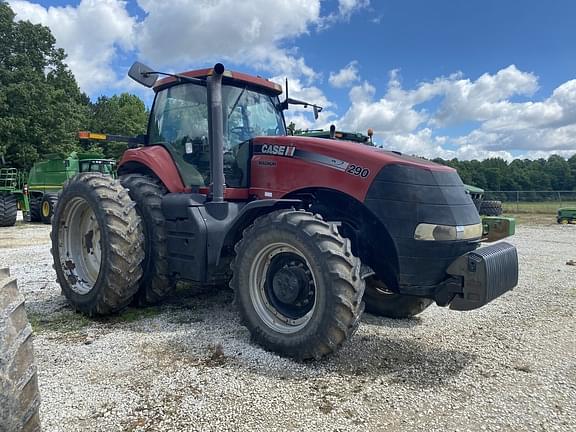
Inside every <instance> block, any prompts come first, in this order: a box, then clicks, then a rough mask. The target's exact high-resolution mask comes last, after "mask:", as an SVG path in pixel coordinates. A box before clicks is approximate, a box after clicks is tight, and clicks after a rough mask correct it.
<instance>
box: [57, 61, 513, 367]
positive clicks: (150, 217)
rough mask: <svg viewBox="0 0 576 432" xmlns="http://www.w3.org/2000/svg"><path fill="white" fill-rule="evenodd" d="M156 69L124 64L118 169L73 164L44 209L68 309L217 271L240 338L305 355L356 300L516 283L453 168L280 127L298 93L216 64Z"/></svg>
mask: <svg viewBox="0 0 576 432" xmlns="http://www.w3.org/2000/svg"><path fill="white" fill-rule="evenodd" d="M158 74H160V72H153V71H152V70H151V69H149V68H147V67H146V66H144V65H142V64H140V63H136V64H134V66H133V67H132V68H131V70H130V72H129V75H130V76H131V77H132V78H134V79H135V80H136V81H138V82H140V83H141V84H144V85H146V86H148V87H153V88H154V91H155V93H156V98H155V100H154V104H153V107H152V111H151V115H150V121H149V125H148V133H147V135H146V136H144V137H142V138H141V139H140V143H141V145H140V146H139V147H138V148H132V149H129V150H127V151H126V152H125V154H124V156H123V158H122V160H121V161H120V163H119V169H118V174H119V176H120V177H119V180H114V179H112V178H111V177H106V176H104V175H101V174H99V173H85V174H79V175H77V176H76V177H74V178H72V179H70V180H69V181H68V182H67V184H66V185H65V187H64V189H63V191H62V194H61V197H60V201H59V204H58V206H57V208H56V212H55V215H54V219H53V225H52V242H53V247H52V253H53V256H54V263H55V269H56V272H57V275H58V280H59V282H60V285H61V286H62V289H63V292H64V294H65V295H66V296H67V298H68V299H69V301H70V303H71V304H72V305H73V306H74V307H75V308H76V309H77V310H79V311H81V312H83V313H86V314H88V315H100V314H109V313H112V312H115V311H119V310H121V309H122V308H124V307H125V306H126V305H128V304H129V303H131V302H132V301H134V300H137V301H139V302H148V303H153V302H157V301H159V300H161V299H162V298H163V297H165V296H166V295H168V294H169V293H170V291H171V289H172V287H173V286H174V284H175V282H176V281H177V280H178V279H184V280H188V281H194V282H197V283H204V284H214V285H216V284H218V283H224V282H227V281H230V286H231V287H232V289H233V290H234V292H235V298H236V303H237V305H238V308H239V311H240V314H241V318H242V322H243V323H244V324H245V325H246V326H247V327H248V329H249V330H250V332H251V334H252V336H253V339H254V340H255V341H256V342H258V343H259V344H261V345H262V346H264V347H265V348H267V349H269V350H272V351H275V352H278V353H280V354H282V355H286V356H290V357H294V358H298V359H306V358H320V357H322V356H324V355H326V354H329V353H331V352H333V351H335V350H337V349H338V348H339V347H340V346H341V345H342V343H344V342H345V341H346V340H347V339H349V338H350V337H351V336H352V334H353V333H354V332H355V330H356V328H357V327H358V323H359V321H360V317H361V315H362V312H363V310H364V303H366V305H367V308H368V309H369V310H370V311H371V312H372V313H374V314H377V315H383V316H391V317H408V316H412V315H416V314H418V313H419V312H422V311H423V310H424V309H425V308H426V307H427V306H429V305H430V304H431V303H432V302H436V303H437V304H438V305H441V306H450V308H452V309H456V310H470V309H475V308H478V307H480V306H482V305H485V304H486V303H488V302H490V301H491V300H493V299H495V298H496V297H498V296H500V295H501V294H503V293H504V292H506V291H508V290H510V289H512V288H513V287H514V286H515V285H516V283H517V279H518V261H517V254H516V250H515V248H514V247H513V246H511V245H510V244H507V243H504V242H499V243H495V244H494V245H491V246H487V247H483V248H479V244H480V240H481V239H482V238H483V234H484V233H483V227H482V224H481V223H480V218H479V216H478V212H477V210H476V207H475V206H474V203H473V202H472V200H471V199H470V197H469V195H467V194H466V192H465V189H464V186H463V184H462V181H461V180H460V178H459V177H458V174H457V173H456V171H455V170H453V169H451V168H448V167H444V166H440V165H436V164H434V163H430V162H426V161H424V160H421V159H417V158H413V157H406V156H402V155H400V154H398V153H394V152H389V151H383V150H380V149H377V148H374V147H369V146H360V145H358V144H355V143H348V142H345V141H328V140H325V139H316V138H308V137H294V136H287V135H286V127H285V121H284V117H283V110H284V109H286V108H287V107H288V105H289V104H294V103H300V104H305V103H304V102H301V101H296V100H293V99H289V98H286V100H285V101H283V102H281V101H280V100H279V95H280V94H281V93H282V89H281V87H280V86H278V85H277V84H274V83H272V82H269V81H267V80H264V79H262V78H259V77H252V76H248V75H245V74H242V73H236V72H229V71H225V70H224V67H223V66H222V65H221V64H217V65H215V66H214V68H212V69H204V70H197V71H192V72H187V73H184V74H181V75H169V74H164V75H169V76H168V77H167V78H164V79H162V80H159V81H157V75H158ZM305 105H311V104H305ZM311 106H313V105H311ZM313 107H314V110H315V112H316V111H317V110H318V109H319V107H316V106H313Z"/></svg>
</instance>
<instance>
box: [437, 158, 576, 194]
mask: <svg viewBox="0 0 576 432" xmlns="http://www.w3.org/2000/svg"><path fill="white" fill-rule="evenodd" d="M434 162H438V163H441V164H443V165H448V166H451V167H452V168H455V169H456V170H458V174H460V177H461V178H462V181H463V182H464V183H466V184H470V185H474V186H477V187H480V188H482V189H485V190H491V191H516V190H518V191H535V190H540V191H541V190H555V191H560V190H563V191H576V155H574V156H572V157H571V158H570V159H568V160H566V159H565V158H563V157H562V156H558V155H552V156H550V157H549V158H548V159H536V160H530V159H514V160H513V161H512V162H507V161H505V160H504V159H500V158H492V159H485V160H483V161H477V160H471V161H461V160H458V159H452V160H444V159H440V158H437V159H434Z"/></svg>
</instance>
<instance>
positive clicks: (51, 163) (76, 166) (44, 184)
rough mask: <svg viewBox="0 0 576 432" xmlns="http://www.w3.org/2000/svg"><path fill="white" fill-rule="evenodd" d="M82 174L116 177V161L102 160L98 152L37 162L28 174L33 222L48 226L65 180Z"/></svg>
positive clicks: (50, 156)
mask: <svg viewBox="0 0 576 432" xmlns="http://www.w3.org/2000/svg"><path fill="white" fill-rule="evenodd" d="M81 172H100V173H102V174H107V175H111V176H113V177H115V176H116V162H115V161H114V160H111V159H102V158H101V157H100V155H99V154H97V153H76V152H73V153H71V154H70V156H68V157H65V156H64V155H62V154H49V155H47V158H46V160H43V161H40V162H36V163H35V164H34V166H33V167H32V169H30V174H29V175H28V194H29V196H30V221H31V222H44V223H46V224H49V223H50V221H51V220H52V215H53V214H54V208H55V207H56V203H57V202H58V194H59V192H60V190H61V189H62V185H63V184H64V182H65V181H66V180H68V179H69V178H71V177H74V176H75V175H76V174H78V173H81Z"/></svg>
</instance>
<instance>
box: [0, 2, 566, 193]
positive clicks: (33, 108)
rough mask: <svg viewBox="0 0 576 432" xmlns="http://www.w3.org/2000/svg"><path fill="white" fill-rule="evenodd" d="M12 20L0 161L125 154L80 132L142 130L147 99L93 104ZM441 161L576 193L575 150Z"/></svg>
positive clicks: (490, 184)
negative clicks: (85, 153) (84, 138)
mask: <svg viewBox="0 0 576 432" xmlns="http://www.w3.org/2000/svg"><path fill="white" fill-rule="evenodd" d="M14 17H15V15H14V12H13V11H12V9H11V8H10V6H8V4H6V3H5V2H2V1H1V0H0V41H1V43H0V164H2V163H3V162H4V164H5V165H8V164H9V165H10V166H12V167H15V168H20V169H25V170H27V169H29V168H30V167H31V166H32V165H33V164H34V163H35V162H36V161H38V160H41V159H43V158H44V157H45V156H46V155H47V154H49V153H63V154H69V153H70V152H72V151H75V150H89V151H94V152H97V153H100V154H101V155H102V156H104V157H107V158H114V159H117V158H119V157H120V156H121V154H122V152H123V151H124V149H125V145H124V144H122V143H98V142H93V143H90V144H81V143H80V141H79V140H78V138H77V132H78V131H80V130H90V131H93V132H103V133H109V134H119V135H138V134H143V133H145V132H146V122H147V118H148V112H147V110H146V106H145V104H144V102H143V101H142V100H141V99H140V98H139V97H138V96H136V95H131V94H128V93H122V94H119V95H114V96H111V97H109V96H101V97H99V98H98V99H97V100H96V102H92V101H91V100H90V98H89V97H88V96H87V95H86V94H85V93H83V92H82V91H81V90H80V88H79V87H78V83H77V82H76V79H75V78H74V75H73V74H72V72H71V71H70V69H69V68H68V66H67V65H66V63H65V59H66V54H65V52H64V51H63V50H62V49H59V48H56V46H55V42H56V41H55V39H54V36H53V35H52V33H51V32H50V29H49V28H47V27H45V26H42V25H39V24H31V23H30V22H28V21H15V19H14ZM291 126H292V127H293V128H295V125H293V124H291ZM86 145H87V146H89V147H88V148H83V147H82V146H86ZM435 162H438V163H441V164H445V165H449V166H451V167H453V168H456V169H457V170H458V172H459V174H460V176H461V177H462V180H463V181H464V182H465V183H467V184H471V185H474V186H478V187H481V188H483V189H486V190H525V191H526V190H576V155H575V156H572V157H571V158H570V159H568V160H566V159H564V158H562V157H560V156H556V155H554V156H550V157H549V158H548V159H538V160H527V159H525V160H514V161H512V162H507V161H505V160H503V159H486V160H483V161H476V160H473V161H460V160H458V159H452V160H443V159H435Z"/></svg>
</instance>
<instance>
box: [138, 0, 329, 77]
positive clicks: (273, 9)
mask: <svg viewBox="0 0 576 432" xmlns="http://www.w3.org/2000/svg"><path fill="white" fill-rule="evenodd" d="M138 4H139V5H140V7H141V8H142V9H143V10H144V11H145V12H146V17H145V18H144V20H143V21H142V22H141V23H140V24H139V28H138V32H137V34H138V36H137V43H138V47H139V50H140V53H141V56H142V58H143V59H145V60H149V61H150V62H151V63H153V64H155V65H157V66H166V65H169V66H171V67H180V66H190V63H191V59H194V60H193V62H194V64H206V63H207V62H213V61H216V60H222V59H224V60H228V61H232V62H233V63H235V64H244V65H250V66H256V67H260V68H262V69H265V70H266V71H267V72H271V73H281V72H282V73H287V74H290V75H299V76H300V75H303V76H306V77H307V78H308V79H312V78H313V77H314V71H313V70H312V69H311V68H310V67H308V66H307V65H306V64H305V62H304V59H303V58H302V57H299V56H298V54H297V53H295V52H292V50H288V49H286V48H284V47H283V46H284V43H285V42H287V41H290V40H292V39H293V38H296V37H298V36H301V35H303V34H305V33H307V32H308V31H309V29H310V28H311V27H312V26H313V25H315V24H316V23H318V22H319V21H320V0H291V1H286V0H275V1H271V0H252V1H242V2H239V1H236V0H179V1H177V2H172V3H171V4H170V7H166V4H164V3H162V2H158V1H155V0H139V1H138Z"/></svg>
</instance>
